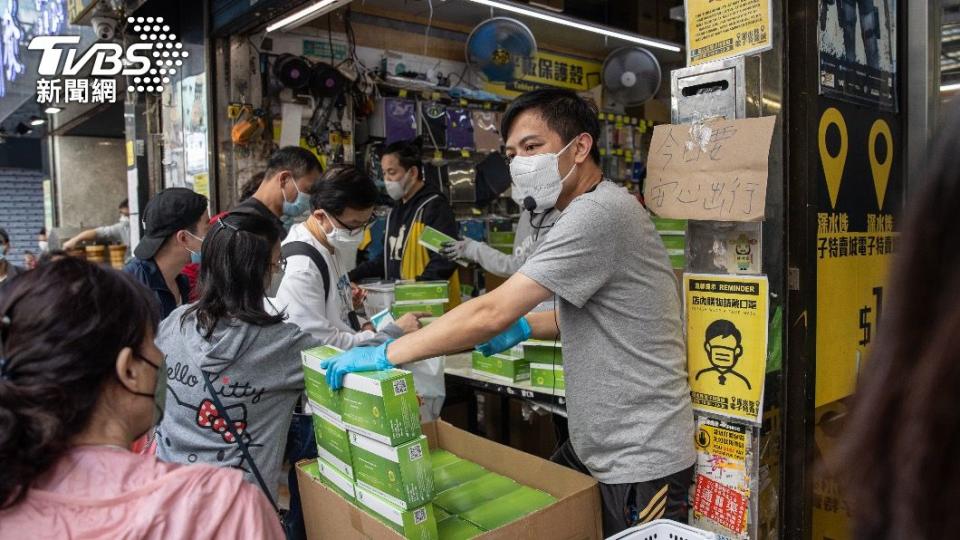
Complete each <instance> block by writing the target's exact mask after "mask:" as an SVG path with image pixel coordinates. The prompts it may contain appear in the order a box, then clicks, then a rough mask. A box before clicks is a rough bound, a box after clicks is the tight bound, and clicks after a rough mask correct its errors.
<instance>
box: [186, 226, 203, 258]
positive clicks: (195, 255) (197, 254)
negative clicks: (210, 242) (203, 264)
mask: <svg viewBox="0 0 960 540" xmlns="http://www.w3.org/2000/svg"><path fill="white" fill-rule="evenodd" d="M184 232H185V233H187V234H189V235H190V236H192V237H193V238H194V240H196V241H197V242H200V245H203V238H200V237H199V236H197V235H195V234H193V233H192V232H190V231H184ZM186 250H187V251H189V252H190V262H192V263H194V264H200V256H201V255H202V254H203V250H200V251H194V250H192V249H190V248H186Z"/></svg>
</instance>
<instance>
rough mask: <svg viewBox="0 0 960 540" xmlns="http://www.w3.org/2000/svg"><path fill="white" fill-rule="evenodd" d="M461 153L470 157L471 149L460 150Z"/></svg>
mask: <svg viewBox="0 0 960 540" xmlns="http://www.w3.org/2000/svg"><path fill="white" fill-rule="evenodd" d="M460 155H461V156H463V157H470V151H469V150H466V149H464V150H461V151H460Z"/></svg>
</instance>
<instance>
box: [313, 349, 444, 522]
mask: <svg viewBox="0 0 960 540" xmlns="http://www.w3.org/2000/svg"><path fill="white" fill-rule="evenodd" d="M341 352H342V351H340V350H339V349H336V348H335V347H330V346H323V347H316V348H313V349H309V350H306V351H303V353H302V355H301V356H302V360H303V370H304V378H305V382H306V389H307V398H308V399H309V402H310V409H311V411H312V413H313V419H314V428H315V430H314V431H315V433H316V435H317V450H318V453H319V455H320V458H319V459H318V460H317V463H318V465H319V467H318V469H319V471H318V472H319V474H320V479H321V481H322V482H323V483H324V484H326V485H327V486H329V487H330V488H331V489H333V490H334V491H336V492H337V493H339V494H340V495H341V496H343V497H344V498H346V499H348V500H350V501H352V502H355V503H356V504H357V505H358V506H360V507H362V508H364V509H365V510H367V511H368V512H369V513H370V514H371V515H373V516H374V517H376V518H377V519H379V520H380V521H382V522H383V523H384V524H386V525H387V526H389V527H391V528H392V529H394V530H396V531H397V532H399V533H400V534H402V535H404V537H406V538H415V539H418V540H432V539H436V538H437V524H436V518H435V516H434V510H433V506H432V504H431V501H432V500H433V494H434V489H433V468H432V466H431V462H430V449H429V448H428V445H427V439H426V437H425V436H424V435H423V434H422V433H421V430H420V410H419V402H418V400H417V395H416V391H415V389H414V385H413V376H412V375H411V374H410V373H409V372H407V371H403V370H399V369H390V370H385V371H368V372H361V373H349V374H347V375H346V376H344V379H343V389H342V390H340V391H333V390H331V389H330V387H329V386H328V385H327V383H326V378H325V375H326V372H325V371H324V369H323V368H322V367H320V366H321V364H322V363H323V361H324V360H326V359H329V358H331V357H333V356H336V355H337V354H340V353H341Z"/></svg>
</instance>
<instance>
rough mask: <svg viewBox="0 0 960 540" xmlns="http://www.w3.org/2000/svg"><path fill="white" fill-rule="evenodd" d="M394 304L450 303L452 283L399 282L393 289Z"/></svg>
mask: <svg viewBox="0 0 960 540" xmlns="http://www.w3.org/2000/svg"><path fill="white" fill-rule="evenodd" d="M393 294H394V297H393V299H394V302H396V303H406V302H423V301H427V300H443V301H444V302H448V301H449V297H450V283H449V282H447V281H411V282H397V284H396V286H395V287H394V289H393Z"/></svg>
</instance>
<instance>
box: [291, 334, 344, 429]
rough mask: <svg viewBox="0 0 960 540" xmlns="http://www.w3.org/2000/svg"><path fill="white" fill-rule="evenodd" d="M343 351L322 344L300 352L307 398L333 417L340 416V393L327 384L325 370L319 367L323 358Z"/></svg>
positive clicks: (325, 358) (331, 356)
mask: <svg viewBox="0 0 960 540" xmlns="http://www.w3.org/2000/svg"><path fill="white" fill-rule="evenodd" d="M342 352H343V351H342V350H340V349H338V348H336V347H331V346H329V345H324V346H322V347H314V348H312V349H307V350H305V351H303V352H301V353H300V359H301V361H302V362H303V382H304V385H305V386H306V392H307V398H308V399H309V400H310V401H311V403H312V405H311V407H313V405H317V406H319V407H322V408H324V409H326V410H327V411H328V412H329V413H330V415H331V416H333V417H334V418H337V419H339V418H340V394H339V393H338V392H334V391H333V390H331V389H330V387H329V386H327V379H326V377H325V376H326V373H327V372H326V371H325V370H324V369H322V368H321V367H320V365H321V364H322V363H323V361H324V360H327V359H329V358H333V357H334V356H336V355H338V354H340V353H342Z"/></svg>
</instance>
